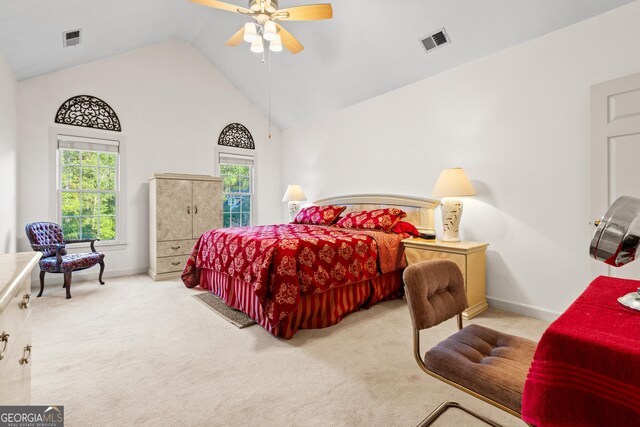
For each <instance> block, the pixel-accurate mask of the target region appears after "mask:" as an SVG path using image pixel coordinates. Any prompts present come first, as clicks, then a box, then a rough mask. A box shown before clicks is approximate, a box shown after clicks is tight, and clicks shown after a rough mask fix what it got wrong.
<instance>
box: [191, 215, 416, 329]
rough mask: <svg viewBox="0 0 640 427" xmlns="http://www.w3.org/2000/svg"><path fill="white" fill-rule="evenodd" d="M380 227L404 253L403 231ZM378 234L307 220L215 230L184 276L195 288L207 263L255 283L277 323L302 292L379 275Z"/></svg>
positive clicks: (203, 239)
mask: <svg viewBox="0 0 640 427" xmlns="http://www.w3.org/2000/svg"><path fill="white" fill-rule="evenodd" d="M378 233H379V234H380V238H379V240H380V241H381V242H380V243H381V244H380V248H381V249H382V250H385V251H388V248H389V247H390V246H393V245H392V244H390V243H389V242H390V241H392V240H395V241H397V245H395V246H396V247H397V248H399V249H397V250H398V253H400V255H402V254H401V252H400V251H401V249H400V248H401V245H400V240H401V239H402V236H400V235H390V234H387V233H383V232H378ZM372 236H373V237H372ZM376 238H377V237H376V236H375V233H372V232H369V233H362V232H358V233H351V232H349V231H348V230H345V229H337V228H335V227H327V226H318V225H303V224H283V225H265V226H258V227H238V228H222V229H217V230H211V231H208V232H206V233H204V234H202V236H200V239H199V240H198V243H197V244H196V246H195V247H194V248H193V252H192V254H191V257H190V258H189V260H188V261H187V265H186V266H185V269H184V271H183V273H182V281H183V282H184V284H185V285H186V286H187V287H189V288H193V287H195V286H198V285H199V284H200V269H201V268H206V269H211V270H215V271H219V272H222V273H226V274H228V275H230V276H233V277H236V278H241V279H242V280H244V281H246V282H249V283H252V284H254V292H255V294H256V296H257V297H258V298H259V300H260V303H261V304H262V306H263V308H264V311H265V313H266V315H267V318H268V319H269V322H270V323H271V324H272V325H276V324H277V323H278V322H279V321H280V320H282V319H284V318H286V317H287V315H288V314H289V313H291V312H292V311H293V310H294V309H295V308H296V307H297V306H298V303H299V301H300V297H301V296H305V295H311V294H313V293H322V292H324V291H326V290H328V289H330V288H334V287H338V286H344V285H349V284H351V283H357V282H361V281H363V280H368V279H372V278H374V277H376V276H377V275H378V274H379V272H380V270H379V267H378V265H379V264H378V243H377V242H376ZM384 258H385V259H389V258H395V259H398V265H397V266H396V267H397V268H401V267H404V256H398V255H397V254H394V255H393V256H391V257H390V256H385V257H384ZM385 264H387V266H386V268H385V270H388V269H389V268H390V267H389V265H388V264H389V263H388V262H386V263H385ZM384 272H386V271H384Z"/></svg>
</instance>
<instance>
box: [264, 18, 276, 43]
mask: <svg viewBox="0 0 640 427" xmlns="http://www.w3.org/2000/svg"><path fill="white" fill-rule="evenodd" d="M262 36H263V37H264V39H265V40H268V41H273V40H275V39H276V37H277V36H278V32H277V31H276V23H275V22H273V21H271V20H269V21H267V22H265V23H264V32H263V34H262Z"/></svg>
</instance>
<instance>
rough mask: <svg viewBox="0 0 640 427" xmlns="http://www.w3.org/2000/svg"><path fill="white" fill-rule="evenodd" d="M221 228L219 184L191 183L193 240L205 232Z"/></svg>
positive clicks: (207, 182)
mask: <svg viewBox="0 0 640 427" xmlns="http://www.w3.org/2000/svg"><path fill="white" fill-rule="evenodd" d="M220 227H222V194H221V193H220V183H219V182H214V181H193V238H194V239H197V238H198V237H200V235H201V234H202V233H204V232H205V231H207V230H212V229H214V228H220Z"/></svg>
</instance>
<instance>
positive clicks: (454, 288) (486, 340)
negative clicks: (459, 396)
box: [403, 260, 536, 426]
mask: <svg viewBox="0 0 640 427" xmlns="http://www.w3.org/2000/svg"><path fill="white" fill-rule="evenodd" d="M403 279H404V283H405V290H406V294H407V302H408V304H409V311H410V313H411V320H412V322H413V350H414V356H415V359H416V362H418V365H419V366H420V368H422V370H423V371H425V372H426V373H427V374H429V375H431V376H432V377H434V378H437V379H439V380H441V381H444V382H445V383H447V384H450V385H452V386H454V387H456V388H458V389H460V390H463V391H465V392H467V393H469V394H471V395H473V396H475V397H477V398H479V399H482V400H484V401H485V402H488V403H490V404H492V405H494V406H497V407H498V408H500V409H502V410H504V411H506V412H508V413H510V414H512V415H514V416H516V417H518V418H520V408H521V402H522V389H523V387H524V382H525V379H526V376H527V372H528V370H529V365H530V364H531V360H532V359H533V353H534V350H535V348H536V343H535V342H533V341H530V340H527V339H524V338H520V337H516V336H513V335H507V334H503V333H501V332H498V331H495V330H493V329H489V328H485V327H483V326H479V325H470V326H467V327H465V328H463V327H462V312H463V311H464V310H465V309H466V308H467V296H466V292H465V289H464V280H463V278H462V273H461V271H460V269H459V268H458V266H457V265H456V264H455V263H453V262H452V261H448V260H431V261H423V262H420V263H417V264H412V265H410V266H409V267H407V269H406V270H405V271H404V276H403ZM454 316H457V320H458V329H459V330H458V332H457V333H455V334H453V335H451V336H450V337H449V338H447V339H446V340H444V341H442V342H441V343H439V344H438V345H436V346H435V347H433V348H432V349H431V350H429V351H427V352H426V354H425V355H424V359H423V358H422V356H421V354H420V331H421V330H423V329H427V328H430V327H432V326H435V325H437V324H439V323H441V322H443V321H445V320H447V319H450V318H452V317H454ZM450 407H455V408H459V409H462V410H464V411H465V412H467V413H469V414H470V415H473V416H474V417H476V418H478V419H480V420H482V421H484V422H486V423H487V424H489V425H493V426H499V424H497V423H495V422H493V421H491V420H489V419H488V418H485V417H483V416H481V415H478V414H476V413H475V412H473V411H471V410H469V409H467V408H464V407H462V406H461V405H460V404H458V403H456V402H445V403H443V404H441V405H440V406H438V408H436V409H435V410H434V411H433V412H432V413H431V414H430V415H429V416H428V417H427V418H425V419H424V420H423V421H422V423H420V426H427V425H430V424H431V423H432V422H434V421H435V420H436V419H437V418H438V416H440V415H441V414H442V413H443V412H444V411H446V410H447V409H448V408H450Z"/></svg>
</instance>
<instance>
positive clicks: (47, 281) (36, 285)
mask: <svg viewBox="0 0 640 427" xmlns="http://www.w3.org/2000/svg"><path fill="white" fill-rule="evenodd" d="M34 270H35V272H34V273H35V274H34V275H32V276H31V288H32V289H38V290H39V289H40V278H39V277H38V275H39V274H40V270H39V269H38V267H36V268H35V269H34ZM146 272H147V267H139V268H125V269H122V270H109V269H108V268H105V270H104V274H103V275H102V279H103V280H104V281H105V282H106V280H105V279H108V278H110V277H121V276H132V275H135V274H143V273H146ZM98 274H100V267H99V266H97V267H94V268H90V269H87V270H82V271H78V272H75V273H73V274H72V276H71V286H72V287H73V283H77V282H84V281H89V282H90V281H95V282H96V283H98ZM63 282H64V276H63V274H62V273H47V274H45V276H44V287H45V289H46V288H47V286H49V285H62V283H63ZM45 292H46V290H45Z"/></svg>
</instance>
